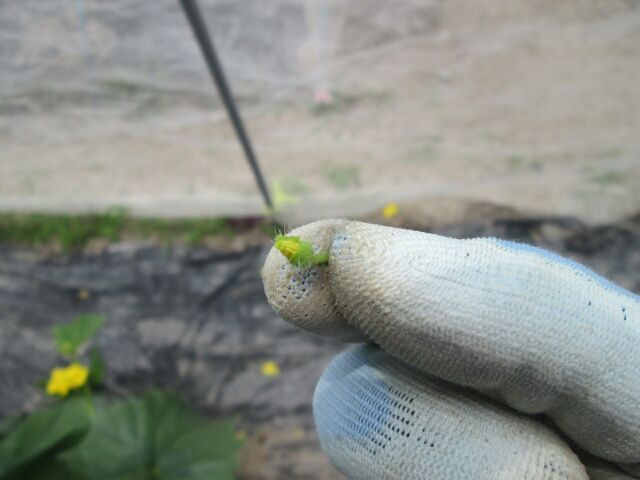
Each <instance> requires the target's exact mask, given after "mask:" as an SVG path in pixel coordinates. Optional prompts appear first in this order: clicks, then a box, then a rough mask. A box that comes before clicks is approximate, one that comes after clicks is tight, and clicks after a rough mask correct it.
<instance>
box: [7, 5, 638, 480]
mask: <svg viewBox="0 0 640 480" xmlns="http://www.w3.org/2000/svg"><path fill="white" fill-rule="evenodd" d="M198 3H199V5H200V8H201V10H202V13H203V15H204V17H205V20H206V23H207V25H208V28H209V30H210V34H211V37H212V39H213V41H214V44H215V47H216V49H217V50H218V53H219V56H220V59H221V62H222V64H223V66H224V69H225V72H226V75H227V77H228V80H229V83H230V85H231V87H232V89H233V91H234V93H235V98H236V101H237V104H238V107H239V109H240V111H241V114H242V116H243V118H244V122H245V124H246V127H247V130H248V132H249V135H250V137H251V140H252V143H253V147H254V149H255V151H256V154H257V157H258V161H259V164H260V166H261V169H262V172H263V174H264V176H265V178H266V183H267V186H268V187H269V191H270V193H271V196H272V198H273V201H274V209H273V210H272V211H270V210H268V209H267V208H266V206H265V204H264V202H263V200H262V198H261V196H260V192H259V190H258V188H257V186H256V182H255V179H254V177H253V175H252V172H251V169H250V168H249V165H248V164H247V161H246V159H245V157H244V155H243V152H242V149H241V147H240V145H239V143H238V141H237V139H236V136H235V134H234V130H233V128H232V126H231V124H230V122H229V119H228V116H227V114H226V112H225V109H224V107H223V103H222V101H221V99H220V97H219V96H218V92H217V90H216V88H215V85H214V84H213V83H212V81H211V79H210V77H209V73H208V72H207V68H206V65H205V63H204V60H203V58H202V55H201V52H200V49H199V47H198V44H197V42H196V41H195V39H194V35H193V32H192V31H191V29H190V26H189V23H188V22H187V20H186V18H185V15H184V13H183V12H182V10H181V6H180V2H179V1H178V0H145V1H142V0H138V1H134V0H112V1H109V2H106V1H100V0H49V1H46V2H44V1H40V0H22V1H20V2H9V1H4V2H0V145H1V147H0V365H1V366H0V384H2V385H3V386H4V387H3V389H2V395H0V420H1V421H0V480H5V479H7V480H9V479H10V478H15V477H10V476H6V475H5V474H4V473H3V458H4V457H3V455H4V454H6V451H8V450H7V448H8V447H7V442H8V440H7V438H10V431H11V428H9V427H8V426H7V425H13V424H12V423H11V422H9V423H7V422H5V421H4V419H5V417H6V418H12V416H14V415H16V414H17V413H20V412H22V413H24V412H31V411H33V410H34V409H37V408H40V407H41V406H42V405H47V401H50V400H45V399H46V398H47V397H46V395H44V393H43V391H42V388H41V387H42V386H41V385H39V384H38V382H39V381H41V380H42V379H43V378H46V377H47V375H48V374H49V372H50V371H51V369H52V368H53V367H54V366H55V365H57V364H59V363H60V361H61V354H60V351H59V350H58V351H56V349H55V348H54V345H53V344H52V343H51V329H52V327H54V326H59V325H61V324H65V323H68V322H69V321H71V320H72V319H73V318H75V317H76V316H77V315H80V314H86V313H91V314H97V315H100V316H101V318H104V326H102V327H101V329H100V330H99V331H96V333H95V339H94V342H95V344H96V345H97V346H98V347H99V348H100V350H101V351H102V355H103V356H104V362H105V364H106V373H105V380H104V384H101V388H102V389H103V391H104V393H105V394H106V395H107V396H113V397H118V398H130V396H131V395H133V394H140V393H142V392H144V391H146V390H147V389H151V388H161V389H166V390H169V391H174V392H179V393H180V394H181V395H182V396H184V397H185V398H186V400H187V401H188V403H189V405H191V406H193V408H194V409H195V410H196V411H198V412H199V413H200V414H203V415H206V416H210V417H216V418H218V417H224V418H230V417H233V416H237V418H238V423H237V427H235V428H237V432H236V434H237V437H238V438H239V439H241V440H242V441H244V442H245V444H244V448H243V450H242V456H241V460H240V462H239V466H238V468H237V471H236V478H238V479H241V480H269V479H280V478H291V479H296V478H300V479H302V478H304V479H312V480H320V479H334V478H341V477H339V475H338V474H337V473H336V472H335V471H334V470H333V468H332V467H331V465H330V464H329V461H328V459H326V458H325V456H324V455H323V454H322V452H321V450H320V448H319V445H318V440H317V436H316V434H315V433H314V428H313V420H312V415H311V396H312V394H313V388H314V385H315V382H316V380H317V378H318V377H319V375H320V373H321V371H322V369H323V368H324V367H325V366H326V364H327V363H328V362H329V361H330V359H331V358H332V356H333V355H335V354H336V353H337V352H339V351H340V350H341V349H343V348H344V346H343V345H342V344H340V343H338V342H334V341H332V340H331V339H325V338H318V337H314V336H312V335H309V334H306V333H304V332H300V331H298V330H296V329H294V328H293V327H291V326H290V325H288V324H286V323H285V322H283V321H282V320H281V319H279V318H278V317H277V316H276V314H275V313H273V311H272V310H271V308H270V307H269V305H268V304H267V302H266V300H265V298H264V293H263V289H262V281H261V278H260V275H259V272H260V268H261V266H262V263H263V261H264V256H265V254H266V252H267V251H268V249H269V248H270V245H271V243H270V236H271V235H272V234H273V231H274V227H277V228H284V229H288V228H289V227H293V226H296V225H299V224H301V223H305V222H308V221H313V220H316V219H319V218H327V217H338V216H345V217H350V218H358V219H364V220H367V221H374V222H378V223H387V224H390V225H394V226H401V227H406V228H414V229H420V230H425V231H434V232H437V233H441V234H445V235H450V236H454V237H469V236H477V235H495V236H501V237H507V238H514V239H517V240H521V241H525V242H528V243H533V244H537V245H542V246H544V247H547V248H550V249H552V250H555V251H557V252H560V253H561V254H564V255H567V256H570V257H572V258H574V259H576V260H578V261H581V262H583V263H586V264H587V265H589V266H591V267H592V268H594V269H595V270H596V271H598V272H600V273H602V274H604V275H606V276H608V277H610V278H612V280H614V281H615V282H617V283H619V284H621V285H622V286H624V287H626V288H629V289H631V290H633V291H636V292H638V291H640V276H639V275H638V272H639V271H640V253H639V252H640V188H639V187H638V185H639V184H640V62H639V61H638V59H639V58H640V2H638V1H637V0H609V1H606V2H604V1H600V0H572V1H569V0H561V1H557V0H514V1H508V0H499V1H495V0H397V1H394V2H389V1H382V0H243V1H238V0H199V2H198ZM187 423H188V422H187ZM16 468H17V467H16ZM33 478H36V477H33ZM43 478H53V477H46V476H45V477H43ZM64 478H66V480H73V479H75V478H76V477H72V476H69V475H67V476H66V477H64ZM77 478H85V477H77ZM105 478H106V477H105ZM163 478H164V477H163ZM167 478H170V477H167ZM190 478H192V477H189V478H185V480H189V479H190ZM193 478H194V479H196V478H200V477H193ZM225 478H226V477H225ZM85 480H86V478H85Z"/></svg>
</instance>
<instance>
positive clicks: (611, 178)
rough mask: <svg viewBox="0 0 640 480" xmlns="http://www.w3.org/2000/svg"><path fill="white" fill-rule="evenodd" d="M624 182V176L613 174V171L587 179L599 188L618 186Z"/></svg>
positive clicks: (619, 173) (618, 173)
mask: <svg viewBox="0 0 640 480" xmlns="http://www.w3.org/2000/svg"><path fill="white" fill-rule="evenodd" d="M624 180H625V176H624V174H623V173H621V172H614V171H609V172H603V173H601V174H598V175H594V176H593V177H590V178H589V181H590V182H592V183H595V184H596V185H599V186H601V187H609V186H611V185H618V184H620V183H623V182H624Z"/></svg>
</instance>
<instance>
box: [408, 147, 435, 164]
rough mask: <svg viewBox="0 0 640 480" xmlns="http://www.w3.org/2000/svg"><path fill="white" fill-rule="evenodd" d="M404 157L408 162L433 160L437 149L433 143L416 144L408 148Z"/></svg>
mask: <svg viewBox="0 0 640 480" xmlns="http://www.w3.org/2000/svg"><path fill="white" fill-rule="evenodd" d="M406 158H407V160H408V161H410V162H423V163H427V162H433V161H434V160H436V159H437V158H438V151H437V150H436V147H435V146H433V145H418V146H417V147H415V148H412V149H411V150H409V152H408V153H407V157H406Z"/></svg>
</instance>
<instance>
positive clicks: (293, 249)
mask: <svg viewBox="0 0 640 480" xmlns="http://www.w3.org/2000/svg"><path fill="white" fill-rule="evenodd" d="M275 247H276V248H277V249H278V250H280V251H281V252H282V254H283V255H284V256H285V257H287V258H288V259H289V260H291V259H292V258H293V257H294V256H296V255H297V254H298V253H299V252H300V240H299V239H298V238H297V237H280V238H278V239H276V243H275Z"/></svg>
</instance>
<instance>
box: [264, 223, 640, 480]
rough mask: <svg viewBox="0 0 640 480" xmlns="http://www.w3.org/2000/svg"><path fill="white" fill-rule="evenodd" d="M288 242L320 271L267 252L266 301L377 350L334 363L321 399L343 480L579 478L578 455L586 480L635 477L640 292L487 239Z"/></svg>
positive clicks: (322, 226) (307, 230)
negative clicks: (304, 249)
mask: <svg viewBox="0 0 640 480" xmlns="http://www.w3.org/2000/svg"><path fill="white" fill-rule="evenodd" d="M291 235H299V236H300V237H301V238H302V239H303V240H307V241H309V242H311V243H312V244H313V247H314V250H315V251H316V252H328V253H329V261H328V264H325V265H314V266H294V265H292V264H291V263H290V262H289V261H288V260H287V258H285V256H284V255H283V254H282V253H281V252H280V251H279V250H276V249H272V251H271V252H270V253H269V255H268V257H267V260H266V263H265V268H264V270H263V278H264V284H265V291H266V294H267V298H268V300H269V302H270V303H271V305H272V306H273V307H274V309H275V310H276V311H277V312H278V313H279V314H280V315H281V316H282V317H283V318H284V319H285V320H287V321H289V322H291V323H293V324H295V325H297V326H299V327H301V328H303V329H306V330H308V331H310V332H313V333H317V334H321V335H329V336H335V337H338V338H341V339H343V340H346V341H361V342H370V344H369V345H364V346H357V347H355V348H352V349H350V350H348V351H346V352H345V353H343V354H341V355H339V356H338V357H337V358H336V359H335V360H334V361H333V362H332V364H331V365H330V366H329V367H328V368H327V370H326V371H325V373H324V374H323V375H322V377H321V379H320V381H319V382H318V386H317V388H316V393H315V396H314V415H315V420H316V425H317V428H318V432H319V434H320V440H321V443H322V447H323V449H324V450H325V451H326V453H327V454H328V455H329V456H330V457H331V459H332V461H333V462H334V464H335V465H336V466H337V468H338V469H339V470H340V471H342V472H343V473H344V474H345V475H346V476H347V477H348V478H349V479H366V480H376V479H403V480H404V479H428V480H437V479H443V480H455V479H460V480H469V479H486V480H498V479H504V480H520V479H522V480H524V479H527V480H536V479H563V480H570V479H587V478H589V476H588V475H587V471H586V469H585V467H584V466H583V461H584V459H585V458H591V459H592V460H590V462H592V463H591V465H592V468H589V475H591V478H592V479H623V478H640V297H638V296H637V295H634V294H632V293H630V292H628V291H626V290H624V289H622V288H620V287H618V286H616V285H614V284H612V283H611V282H609V281H607V280H606V279H604V278H602V277H599V276H598V275H596V274H595V273H593V272H591V271H590V270H588V269H587V268H585V267H582V266H581V265H579V264H577V263H575V262H572V261H570V260H567V259H564V258H562V257H560V256H557V255H554V254H551V253H549V252H546V251H544V250H541V249H537V248H534V247H529V246H526V245H522V244H518V243H513V242H506V241H503V240H498V239H494V238H478V239H471V240H454V239H449V238H445V237H440V236H437V235H431V234H426V233H420V232H413V231H408V230H401V229H394V228H389V227H382V226H377V225H369V224H365V223H360V222H349V221H344V220H329V221H320V222H315V223H312V224H309V225H305V226H303V227H301V228H299V229H297V230H295V231H294V232H292V233H291ZM372 344H375V345H372ZM532 415H536V416H535V417H532ZM569 444H571V446H572V447H571V448H570V447H569ZM583 450H584V451H583ZM574 451H579V452H581V453H580V455H581V458H582V459H583V461H581V460H579V459H578V457H577V456H576V454H574ZM591 455H595V456H596V457H599V458H601V459H604V460H606V461H608V462H612V463H616V464H618V465H619V466H620V467H621V468H623V469H624V470H625V471H626V472H627V473H626V474H623V473H615V472H617V469H616V468H615V467H613V466H609V465H608V464H605V463H604V462H600V461H599V460H597V459H596V460H594V459H593V457H592V456H591ZM629 475H632V476H629ZM633 475H635V477H634V476H633Z"/></svg>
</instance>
